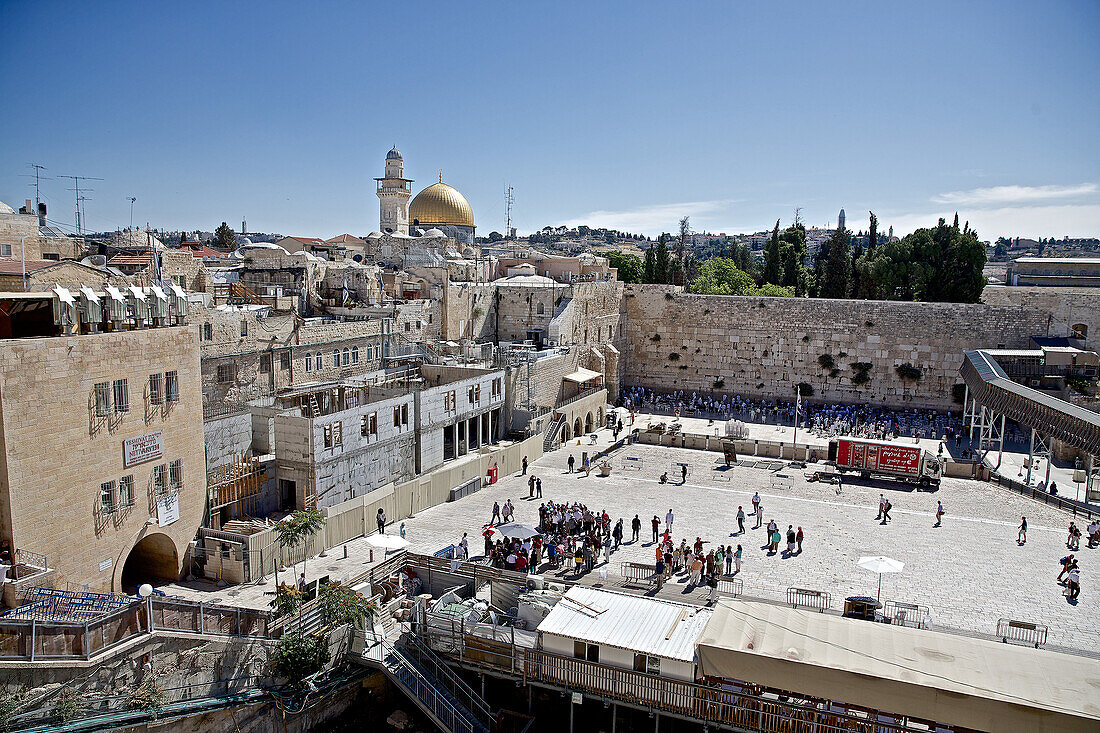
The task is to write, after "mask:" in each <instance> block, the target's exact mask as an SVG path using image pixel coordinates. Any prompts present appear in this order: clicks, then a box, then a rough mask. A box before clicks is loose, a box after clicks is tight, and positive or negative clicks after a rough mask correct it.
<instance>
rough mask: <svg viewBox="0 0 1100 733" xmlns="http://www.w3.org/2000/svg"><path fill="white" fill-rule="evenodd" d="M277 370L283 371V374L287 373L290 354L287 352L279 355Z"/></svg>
mask: <svg viewBox="0 0 1100 733" xmlns="http://www.w3.org/2000/svg"><path fill="white" fill-rule="evenodd" d="M279 369H281V370H283V371H284V372H289V371H290V352H289V351H284V352H282V353H281V354H279Z"/></svg>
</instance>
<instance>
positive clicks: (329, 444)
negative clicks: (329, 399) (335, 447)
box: [321, 425, 332, 448]
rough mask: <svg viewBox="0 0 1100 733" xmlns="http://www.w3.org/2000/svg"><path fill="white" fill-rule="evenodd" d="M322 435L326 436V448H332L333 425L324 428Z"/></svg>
mask: <svg viewBox="0 0 1100 733" xmlns="http://www.w3.org/2000/svg"><path fill="white" fill-rule="evenodd" d="M321 433H322V434H323V435H324V438H325V447H326V448H331V447H332V426H331V425H325V426H324V427H322V428H321Z"/></svg>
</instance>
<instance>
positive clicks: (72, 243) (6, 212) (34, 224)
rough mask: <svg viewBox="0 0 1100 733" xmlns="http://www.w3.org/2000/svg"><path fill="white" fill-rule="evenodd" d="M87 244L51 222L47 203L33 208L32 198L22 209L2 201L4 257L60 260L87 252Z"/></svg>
mask: <svg viewBox="0 0 1100 733" xmlns="http://www.w3.org/2000/svg"><path fill="white" fill-rule="evenodd" d="M83 253H84V244H83V242H81V241H80V240H77V239H72V238H70V237H67V236H65V235H64V234H63V233H62V232H61V231H59V230H58V229H57V228H56V227H52V226H49V225H47V223H46V209H45V204H43V205H42V209H41V211H40V212H35V211H33V205H32V203H31V201H30V199H28V200H27V202H26V204H24V205H23V206H22V207H21V208H20V210H19V212H16V211H15V209H13V208H12V207H10V206H8V205H7V204H5V203H4V202H3V201H0V259H4V258H11V259H14V260H18V261H21V260H23V259H26V260H27V261H28V262H34V261H39V260H44V261H49V262H56V261H58V260H74V259H78V258H80V257H81V256H83Z"/></svg>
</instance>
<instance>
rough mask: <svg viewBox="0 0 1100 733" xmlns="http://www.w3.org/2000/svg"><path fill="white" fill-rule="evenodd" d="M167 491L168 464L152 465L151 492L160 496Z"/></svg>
mask: <svg viewBox="0 0 1100 733" xmlns="http://www.w3.org/2000/svg"><path fill="white" fill-rule="evenodd" d="M167 491H168V466H165V465H164V464H163V463H162V464H160V465H159V466H153V492H154V493H155V494H156V495H157V496H160V495H161V494H164V493H165V492H167Z"/></svg>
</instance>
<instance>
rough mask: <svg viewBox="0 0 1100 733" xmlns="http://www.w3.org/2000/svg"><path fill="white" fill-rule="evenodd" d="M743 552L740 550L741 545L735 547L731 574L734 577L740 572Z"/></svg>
mask: <svg viewBox="0 0 1100 733" xmlns="http://www.w3.org/2000/svg"><path fill="white" fill-rule="evenodd" d="M743 552H744V551H743V550H742V549H741V545H738V546H737V549H736V550H734V553H733V566H734V567H733V572H734V574H735V575H736V574H737V573H740V572H741V554H742V553H743Z"/></svg>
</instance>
